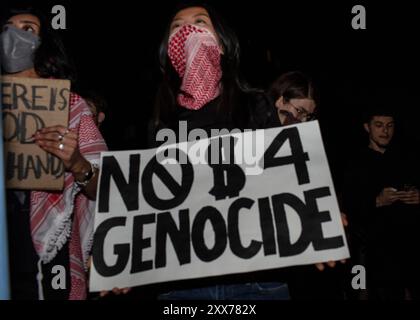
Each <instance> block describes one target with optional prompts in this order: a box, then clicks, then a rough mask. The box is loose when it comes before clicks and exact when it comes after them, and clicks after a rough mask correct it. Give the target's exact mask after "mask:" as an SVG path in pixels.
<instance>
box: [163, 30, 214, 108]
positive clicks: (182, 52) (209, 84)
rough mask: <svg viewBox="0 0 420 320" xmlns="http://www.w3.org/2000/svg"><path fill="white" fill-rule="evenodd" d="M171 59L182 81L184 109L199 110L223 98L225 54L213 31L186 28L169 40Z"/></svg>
mask: <svg viewBox="0 0 420 320" xmlns="http://www.w3.org/2000/svg"><path fill="white" fill-rule="evenodd" d="M168 56H169V59H170V60H171V63H172V65H173V67H174V68H175V70H176V72H177V73H178V74H179V76H180V78H181V79H182V84H181V88H180V93H179V94H178V97H177V102H178V104H179V105H180V106H182V107H185V108H187V109H190V110H198V109H200V108H202V107H203V106H204V105H206V104H207V103H208V102H210V101H212V100H213V99H215V98H216V97H217V96H218V95H219V94H220V79H221V77H222V68H221V65H220V62H221V50H220V47H219V43H218V41H217V39H216V37H215V36H214V35H213V34H212V33H211V32H210V31H208V30H207V29H205V28H200V27H197V26H194V25H184V26H183V27H181V28H180V29H179V30H177V31H176V32H175V33H173V34H172V35H171V36H170V37H169V43H168Z"/></svg>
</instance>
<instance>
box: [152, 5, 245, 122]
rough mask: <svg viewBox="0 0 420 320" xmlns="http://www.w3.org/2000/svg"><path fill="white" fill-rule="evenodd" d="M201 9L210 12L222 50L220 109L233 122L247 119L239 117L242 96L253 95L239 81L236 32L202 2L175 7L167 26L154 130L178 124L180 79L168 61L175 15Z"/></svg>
mask: <svg viewBox="0 0 420 320" xmlns="http://www.w3.org/2000/svg"><path fill="white" fill-rule="evenodd" d="M190 7H200V8H204V9H206V10H207V12H208V14H209V16H210V19H211V21H212V23H213V26H214V29H215V31H216V33H217V36H218V38H219V40H220V42H221V44H222V47H223V55H222V58H221V67H222V79H221V87H222V90H221V96H220V100H219V101H220V103H219V104H218V106H217V108H218V111H219V112H223V113H224V114H225V115H227V116H228V117H229V118H230V119H232V121H234V122H235V121H240V119H239V118H238V117H237V116H236V114H238V116H239V115H240V117H244V116H245V114H246V112H241V113H239V112H238V113H236V112H235V110H236V108H238V107H239V105H240V104H241V103H240V99H241V96H243V93H246V92H250V91H252V90H251V89H249V88H248V86H247V85H246V84H245V82H244V81H243V80H241V79H240V77H239V63H240V46H239V40H238V38H237V36H236V35H235V33H234V32H233V30H232V29H231V28H230V27H229V26H228V25H227V24H226V23H225V21H224V20H223V19H222V17H221V16H220V15H218V14H217V12H216V11H215V10H214V9H213V8H212V7H211V6H209V5H208V4H206V3H203V2H201V1H187V2H183V3H180V4H178V5H177V6H176V8H175V10H174V13H173V15H172V16H171V19H170V21H169V23H168V26H167V29H166V32H165V35H164V37H163V40H162V42H161V45H160V48H159V64H160V69H161V72H162V82H161V84H160V86H159V88H158V92H157V96H156V101H155V110H154V115H153V126H154V127H155V128H156V127H157V126H158V125H159V124H162V123H163V124H165V125H168V124H170V123H171V122H172V121H174V120H176V117H175V116H174V115H175V112H176V108H177V103H176V96H177V94H178V91H179V88H180V86H181V79H180V78H179V76H178V74H177V73H176V71H175V70H174V68H173V66H172V64H171V62H170V60H169V58H168V54H167V52H168V39H169V34H170V24H171V21H172V19H173V18H174V17H175V15H176V14H177V13H178V12H179V11H181V10H183V9H186V8H190Z"/></svg>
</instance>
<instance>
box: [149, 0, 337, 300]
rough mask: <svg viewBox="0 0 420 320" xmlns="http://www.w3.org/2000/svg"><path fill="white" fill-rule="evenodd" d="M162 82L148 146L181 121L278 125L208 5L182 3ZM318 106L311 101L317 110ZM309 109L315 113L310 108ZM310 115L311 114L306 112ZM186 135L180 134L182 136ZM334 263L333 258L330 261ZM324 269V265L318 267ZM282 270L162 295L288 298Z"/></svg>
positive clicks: (188, 285)
mask: <svg viewBox="0 0 420 320" xmlns="http://www.w3.org/2000/svg"><path fill="white" fill-rule="evenodd" d="M160 66H161V70H162V72H163V81H162V83H161V85H160V88H159V91H158V94H157V99H156V105H155V116H154V118H153V122H152V124H151V129H150V139H149V140H150V145H151V146H156V145H158V144H159V142H158V141H156V133H157V132H158V131H159V129H162V128H169V129H172V130H173V132H175V133H178V132H179V131H180V130H178V129H179V126H180V124H179V122H180V121H186V122H187V125H188V131H191V130H193V129H196V128H199V129H204V130H205V131H207V132H208V133H209V132H210V131H211V130H212V129H228V130H232V129H234V128H239V129H241V130H243V129H266V128H270V127H276V126H280V125H281V122H280V120H281V119H280V118H279V117H278V113H277V110H276V108H275V106H274V103H272V102H271V101H270V98H269V97H268V96H266V95H264V94H262V93H261V92H258V91H256V90H251V89H249V88H248V87H247V86H246V84H245V83H244V82H243V81H241V80H240V79H239V77H238V68H239V43H238V40H237V38H236V36H235V34H234V33H233V32H232V31H231V29H230V28H229V27H228V26H227V25H226V24H225V23H224V22H223V21H222V20H221V19H220V18H219V17H218V16H217V14H216V13H215V12H214V11H213V10H212V9H211V8H210V7H208V6H207V5H203V4H196V3H194V4H193V5H191V4H187V5H184V6H180V7H178V10H176V13H175V14H174V15H173V17H172V19H171V23H170V26H169V28H168V30H167V33H166V35H165V37H164V39H163V42H162V44H161V47H160ZM314 108H315V106H314V105H313V109H314ZM310 112H313V110H312V111H310ZM308 113H309V112H308ZM179 139H182V138H181V137H178V140H179ZM329 265H330V266H334V262H331V263H329ZM318 268H319V269H323V268H324V266H323V265H322V264H320V265H318ZM283 272H284V271H280V270H272V271H265V272H263V273H252V274H242V275H235V276H224V277H222V278H218V279H198V280H193V281H189V282H183V283H181V284H180V285H178V286H175V285H174V286H172V287H173V289H174V290H172V291H170V292H167V291H168V290H170V289H169V285H168V284H164V285H163V286H162V291H163V292H165V291H166V293H164V294H161V295H160V296H159V297H160V298H161V299H174V300H178V299H204V300H207V299H228V300H234V299H242V300H253V299H257V300H258V299H261V300H271V299H276V300H277V299H288V298H289V292H288V287H287V285H286V284H285V283H284V282H283V280H284V278H285V277H284V274H283Z"/></svg>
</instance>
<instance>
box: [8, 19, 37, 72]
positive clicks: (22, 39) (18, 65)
mask: <svg viewBox="0 0 420 320" xmlns="http://www.w3.org/2000/svg"><path fill="white" fill-rule="evenodd" d="M40 43H41V39H40V38H39V36H37V35H36V34H33V33H32V32H29V31H24V30H21V29H19V28H16V27H14V26H7V29H6V30H5V31H3V32H2V33H1V34H0V59H1V65H2V68H3V70H4V71H5V72H7V73H16V72H20V71H24V70H27V69H30V68H32V67H33V66H34V60H33V56H34V53H35V51H36V49H38V47H39V45H40Z"/></svg>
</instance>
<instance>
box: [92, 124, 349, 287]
mask: <svg viewBox="0 0 420 320" xmlns="http://www.w3.org/2000/svg"><path fill="white" fill-rule="evenodd" d="M257 133H260V134H261V133H263V135H262V136H263V138H262V139H261V136H260V137H259V138H258V139H254V137H255V135H256V134H257ZM217 141H219V143H218V144H217V147H216V148H211V146H213V145H215V144H214V142H217ZM226 141H227V142H229V143H227V144H226V143H224V142H226ZM252 144H258V145H259V146H263V148H262V152H257V154H254V160H255V163H254V165H257V166H259V167H260V169H261V172H260V174H257V175H255V174H253V175H250V174H249V175H247V174H246V170H245V169H246V166H247V165H249V161H242V160H243V155H244V149H246V148H249V147H250V146H251V145H252ZM257 149H258V148H257V147H255V148H254V150H257ZM174 150H175V151H176V152H175V153H173V152H169V151H174ZM215 150H219V151H220V154H219V155H218V156H216V157H215V158H216V159H221V161H220V162H219V163H217V164H214V163H213V162H210V161H209V159H210V157H211V155H210V153H213V152H214V151H215ZM227 151H232V152H230V153H229V152H227ZM163 154H167V155H168V156H167V158H168V157H169V158H170V157H173V155H174V154H176V155H177V156H176V157H175V158H176V159H167V160H168V161H166V163H165V164H162V159H163V158H164V157H162V155H163ZM181 155H183V157H181ZM203 155H204V157H203ZM181 158H184V159H186V161H185V163H183V162H182V164H179V163H178V162H181V161H180V159H181ZM197 158H201V159H207V160H208V163H203V162H202V161H198V162H197V161H195V160H197ZM169 160H171V161H169ZM175 160H176V161H175ZM101 161H102V169H101V173H100V182H99V188H98V198H97V213H96V217H95V237H94V245H93V264H92V269H91V278H90V290H91V291H100V290H111V289H112V288H114V287H119V288H124V287H132V286H140V285H146V284H153V283H160V282H166V281H174V280H182V279H192V278H202V277H209V276H219V275H227V274H235V273H246V272H253V271H260V270H267V269H275V268H281V267H286V266H294V265H303V264H313V263H319V262H325V261H330V260H340V259H345V258H347V257H349V252H348V249H347V243H346V238H345V234H344V229H343V226H342V223H341V217H340V211H339V208H338V204H337V199H336V195H335V191H334V187H333V182H332V178H331V174H330V170H329V166H328V162H327V158H326V154H325V150H324V147H323V143H322V138H321V134H320V130H319V126H318V122H316V121H314V122H309V123H304V124H300V125H297V126H289V127H284V128H274V129H268V130H260V131H250V132H245V133H238V134H233V135H230V136H222V137H216V138H212V139H202V140H199V141H195V142H185V143H180V144H178V145H172V146H167V147H165V148H160V149H153V150H143V151H123V152H107V153H103V154H102V160H101ZM193 163H194V164H193Z"/></svg>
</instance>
